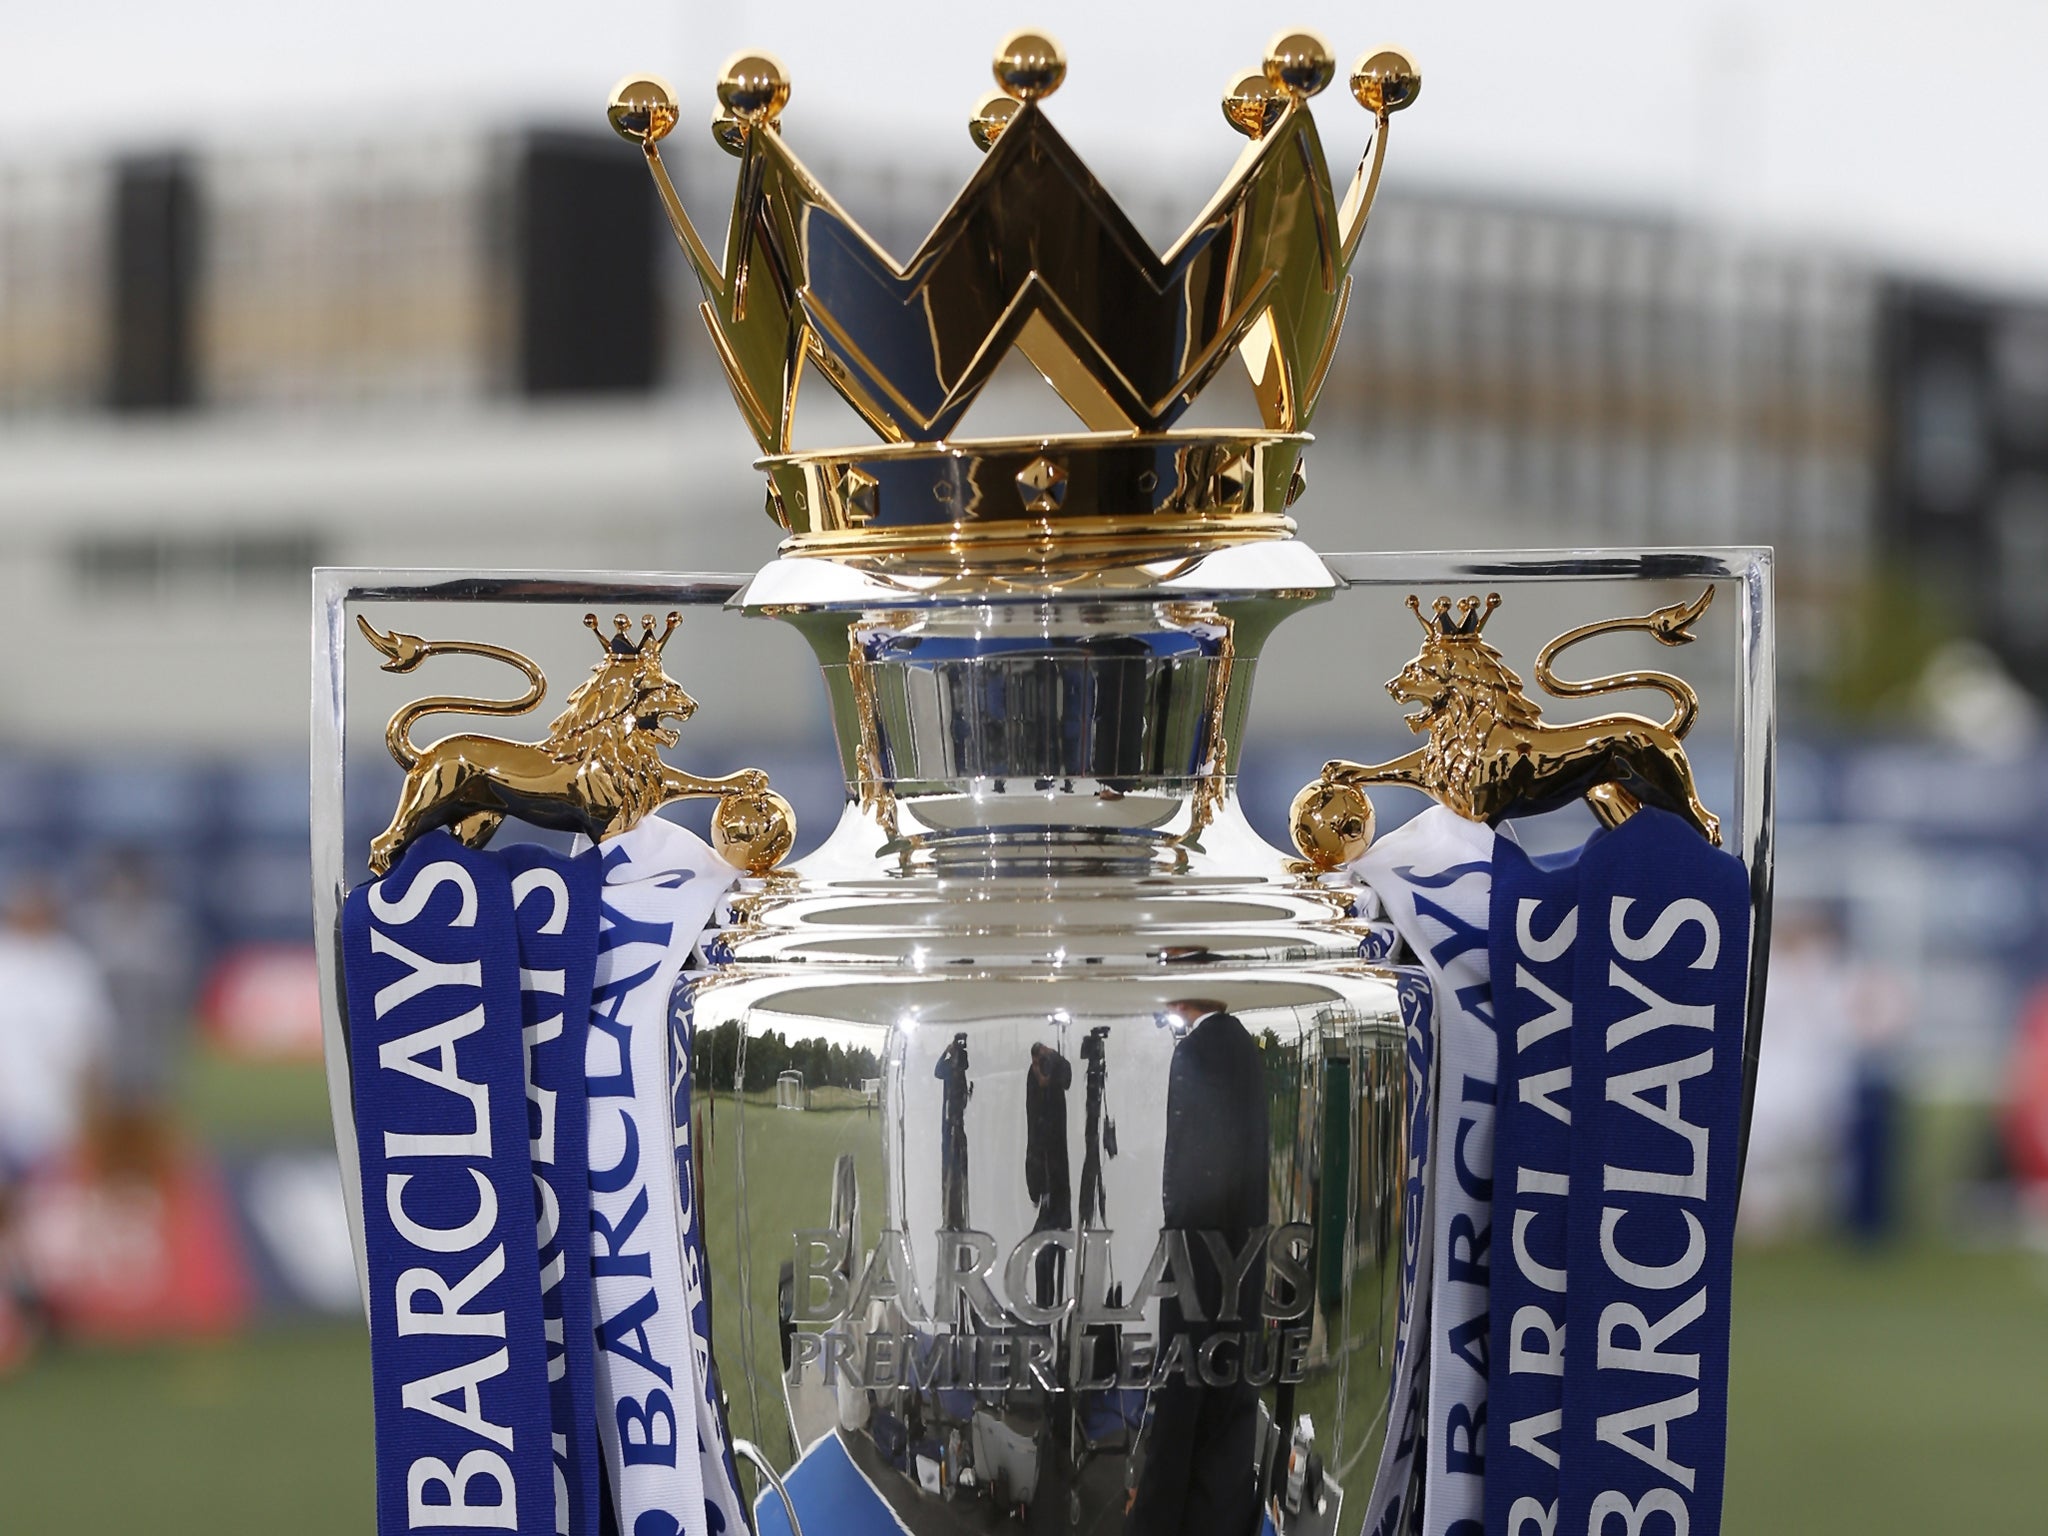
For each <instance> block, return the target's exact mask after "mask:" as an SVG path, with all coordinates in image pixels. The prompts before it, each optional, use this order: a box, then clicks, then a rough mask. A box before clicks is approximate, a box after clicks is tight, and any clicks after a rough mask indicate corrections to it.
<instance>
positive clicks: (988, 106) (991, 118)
mask: <svg viewBox="0 0 2048 1536" xmlns="http://www.w3.org/2000/svg"><path fill="white" fill-rule="evenodd" d="M1023 106H1024V104H1023V103H1022V102H1020V101H1019V100H1017V98H1016V97H1014V96H1011V95H1008V94H1006V93H1004V92H1002V91H990V92H989V93H988V94H987V95H986V96H984V97H982V98H981V100H980V101H978V102H976V103H975V106H974V116H972V117H970V118H969V119H967V136H968V137H969V138H971V139H973V140H974V147H975V148H976V149H978V150H980V151H981V152H982V153H983V154H984V155H985V154H987V153H988V152H989V151H990V150H992V149H994V148H995V147H996V140H997V139H999V138H1001V137H1002V136H1003V130H1004V129H1005V128H1007V127H1009V126H1010V119H1011V118H1013V117H1015V116H1016V115H1017V114H1018V112H1020V111H1021V110H1023Z"/></svg>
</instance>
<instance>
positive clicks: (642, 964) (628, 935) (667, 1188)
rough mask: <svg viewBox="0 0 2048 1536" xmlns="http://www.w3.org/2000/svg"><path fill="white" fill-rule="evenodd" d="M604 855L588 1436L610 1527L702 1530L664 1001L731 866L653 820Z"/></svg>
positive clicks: (592, 1059)
mask: <svg viewBox="0 0 2048 1536" xmlns="http://www.w3.org/2000/svg"><path fill="white" fill-rule="evenodd" d="M602 852H603V854H604V860H605V875H604V904H603V917H602V921H601V925H600V930H599V938H598V946H599V947H598V956H597V977H596V985H595V986H594V988H593V989H592V990H593V1004H592V1008H591V1025H590V1045H589V1051H588V1054H587V1057H586V1061H585V1067H586V1071H585V1076H586V1080H587V1083H588V1086H589V1090H590V1170H591V1198H590V1212H591V1258H592V1268H593V1271H594V1274H595V1295H596V1321H597V1346H598V1347H597V1417H598V1433H599V1437H600V1439H601V1440H602V1442H603V1445H604V1455H605V1465H606V1470H607V1471H608V1472H609V1474H610V1477H611V1485H612V1497H613V1500H614V1503H615V1505H616V1508H617V1513H618V1517H619V1528H620V1530H622V1531H625V1532H631V1533H633V1536H675V1533H687V1536H708V1531H707V1521H706V1518H705V1513H704V1484H703V1477H702V1472H701V1468H700V1465H699V1460H698V1408H697V1404H698V1402H699V1400H700V1399H701V1398H702V1396H703V1391H702V1384H701V1383H700V1382H699V1381H698V1380H697V1367H696V1362H695V1359H694V1350H693V1348H692V1343H691V1333H690V1309H689V1299H688V1292H687V1290H686V1289H685V1286H684V1280H683V1268H682V1236H681V1232H680V1229H679V1227H678V1224H677V1211H678V1208H679V1205H680V1191H679V1190H678V1188H677V1184H676V1167H675V1158H674V1155H673V1147H674V1127H673V1124H672V1116H671V1108H670V1092H669V1091H670V1082H669V999H670V994H671V993H672V992H673V991H674V990H675V985H676V982H677V979H678V978H679V977H680V976H681V974H682V970H683V966H684V964H685V962H686V961H687V960H688V959H689V955H690V951H691V949H692V948H694V947H695V945H696V943H697V939H698V937H699V936H700V935H701V934H702V932H703V931H704V927H705V925H706V924H707V923H708V922H709V921H710V918H711V914H712V911H713V909H714V908H715V907H716V905H717V903H718V900H719V898H720V897H721V896H723V895H724V893H725V891H726V890H727V889H728V888H729V887H730V886H731V885H732V883H733V881H734V880H735V879H736V878H737V872H736V871H735V870H734V869H733V868H732V867H731V866H730V865H728V864H726V863H724V862H723V861H722V860H720V859H719V858H718V857H717V855H715V854H714V853H713V852H712V851H711V849H710V848H709V846H708V845H706V844H705V843H704V841H703V840H702V839H701V838H699V837H697V836H695V835H694V834H693V833H691V832H689V831H687V830H686V829H684V828H682V827H679V826H677V825H675V823H673V822H669V821H664V820H662V819H660V818H659V817H653V818H650V819H648V820H646V821H644V822H642V823H641V824H640V825H639V826H638V827H635V828H634V829H633V830H632V831H630V832H626V833H623V834H622V835H620V836H619V837H617V838H614V839H612V840H610V841H608V842H606V843H605V844H604V845H603V848H602ZM643 1518H644V1519H645V1520H646V1523H645V1524H642V1520H643Z"/></svg>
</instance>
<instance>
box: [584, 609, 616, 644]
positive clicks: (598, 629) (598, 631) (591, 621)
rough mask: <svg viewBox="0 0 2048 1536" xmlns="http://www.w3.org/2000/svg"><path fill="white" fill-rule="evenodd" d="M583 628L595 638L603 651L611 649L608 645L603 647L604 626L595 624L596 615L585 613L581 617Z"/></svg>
mask: <svg viewBox="0 0 2048 1536" xmlns="http://www.w3.org/2000/svg"><path fill="white" fill-rule="evenodd" d="M583 627H584V628H585V629H587V630H589V631H590V632H591V633H592V634H593V635H595V636H597V643H598V644H599V645H600V646H603V648H604V649H605V650H607V651H609V650H610V649H611V647H610V646H609V645H605V639H604V626H603V625H602V624H600V623H598V622H597V615H596V614H594V613H586V614H585V615H583Z"/></svg>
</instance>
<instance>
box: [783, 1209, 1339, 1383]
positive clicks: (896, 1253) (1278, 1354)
mask: <svg viewBox="0 0 2048 1536" xmlns="http://www.w3.org/2000/svg"><path fill="white" fill-rule="evenodd" d="M1113 1236H1114V1234H1113V1233H1112V1232H1111V1231H1110V1230H1108V1229H1106V1228H1088V1229H1082V1230H1080V1231H1074V1230H1045V1231H1039V1232H1033V1233H1031V1234H1030V1235H1029V1236H1027V1237H1026V1238H1024V1239H1023V1240H1022V1241H1021V1242H1019V1243H1017V1244H1016V1245H1015V1246H1014V1247H1013V1248H1011V1249H1010V1251H1009V1252H1008V1253H1007V1254H1005V1253H1003V1252H1002V1250H1001V1248H1000V1245H999V1244H998V1243H997V1242H996V1240H995V1239H994V1238H993V1237H991V1236H990V1235H989V1234H988V1233H986V1232H977V1231H971V1230H961V1231H941V1232H939V1233H938V1234H937V1250H938V1254H939V1267H938V1273H937V1276H936V1283H935V1285H934V1286H933V1287H932V1289H931V1292H930V1295H929V1296H927V1295H926V1294H925V1293H924V1292H923V1291H922V1290H921V1289H920V1288H919V1286H918V1285H917V1283H916V1281H915V1280H914V1279H913V1273H914V1271H913V1261H912V1257H911V1249H910V1244H909V1242H908V1241H907V1239H906V1237H905V1234H903V1233H901V1232H894V1231H885V1232H883V1233H882V1234H881V1236H880V1237H879V1239H878V1240H877V1241H876V1243H875V1246H874V1248H873V1250H872V1251H870V1252H869V1253H868V1254H867V1255H866V1256H865V1259H864V1260H862V1261H861V1262H859V1263H858V1264H849V1263H847V1260H846V1252H845V1249H846V1240H845V1235H844V1234H843V1233H841V1232H839V1231H835V1230H831V1229H826V1230H819V1231H800V1232H797V1233H796V1234H795V1259H794V1264H793V1266H792V1270H793V1276H792V1278H793V1281H794V1295H793V1297H792V1301H793V1306H792V1311H791V1321H792V1323H793V1324H794V1328H795V1332H794V1335H793V1337H792V1339H791V1355H790V1364H791V1367H792V1369H795V1370H802V1369H805V1368H811V1367H814V1368H816V1369H817V1370H818V1371H819V1372H821V1373H822V1375H823V1378H824V1381H825V1383H826V1385H828V1386H833V1385H837V1384H838V1383H839V1382H840V1381H841V1380H842V1379H844V1380H845V1381H847V1382H849V1383H850V1384H851V1385H853V1386H856V1387H861V1388H882V1387H896V1386H908V1387H965V1388H972V1389H976V1390H1001V1389H1004V1388H1010V1387H1030V1386H1037V1387H1040V1388H1043V1389H1045V1390H1047V1391H1054V1390H1058V1389H1060V1388H1063V1387H1064V1388H1074V1389H1079V1390H1089V1389H1098V1388H1109V1387H1122V1388H1146V1387H1159V1386H1165V1385H1166V1384H1167V1383H1169V1382H1173V1381H1180V1382H1183V1383H1185V1384H1187V1385H1190V1386H1206V1387H1228V1386H1234V1385H1237V1384H1238V1383H1240V1382H1242V1383H1245V1384H1247V1385H1250V1386H1254V1387H1261V1386H1269V1385H1272V1384H1274V1383H1276V1382H1278V1383H1283V1384H1284V1383H1289V1382H1297V1381H1300V1380H1302V1379H1303V1377H1304V1376H1305V1374H1306V1369H1307V1362H1308V1353H1309V1340H1310V1332H1311V1330H1310V1328H1309V1326H1308V1322H1307V1319H1308V1315H1309V1312H1310V1309H1311V1307H1312V1305H1313V1302H1314V1292H1313V1285H1312V1282H1311V1280H1310V1277H1309V1255H1310V1229H1309V1227H1308V1225H1307V1223H1305V1222H1290V1223H1288V1224H1286V1225H1284V1226H1279V1227H1254V1228H1251V1229H1250V1230H1248V1231H1246V1232H1244V1233H1242V1234H1231V1233H1224V1232H1212V1231H1181V1230H1178V1229H1168V1230H1166V1231H1162V1232H1161V1233H1160V1234H1159V1238H1158V1241H1157V1243H1156V1244H1155V1245H1154V1247H1153V1250H1152V1258H1151V1262H1150V1263H1148V1264H1147V1265H1146V1266H1145V1270H1144V1273H1143V1275H1142V1276H1141V1277H1140V1278H1139V1280H1138V1281H1137V1283H1136V1284H1135V1285H1134V1286H1121V1287H1118V1286H1113V1285H1111V1284H1110V1283H1109V1281H1108V1279H1107V1276H1108V1273H1109V1254H1110V1241H1111V1238H1112V1237H1113ZM1051 1254H1059V1255H1062V1256H1063V1257H1064V1259H1065V1260H1066V1262H1067V1263H1070V1264H1072V1265H1073V1267H1074V1270H1075V1273H1076V1285H1075V1289H1074V1292H1073V1293H1071V1294H1067V1295H1065V1296H1061V1297H1058V1298H1055V1299H1052V1300H1050V1301H1048V1302H1045V1303H1039V1302H1034V1301H1032V1300H1030V1299H1029V1298H1030V1297H1031V1295H1032V1294H1033V1290H1034V1287H1033V1284H1032V1277H1033V1276H1034V1275H1035V1274H1038V1273H1041V1272H1042V1267H1043V1266H1044V1265H1045V1263H1046V1258H1047V1256H1048V1255H1051ZM998 1276H1000V1277H1001V1288H1002V1291H1003V1293H1004V1294H1005V1295H1007V1296H1009V1297H1011V1298H1012V1300H1010V1301H1009V1302H1008V1303H1007V1304H1006V1303H1005V1302H1004V1301H1003V1300H1002V1299H1001V1298H1000V1297H999V1296H998V1294H997V1286H998ZM856 1277H857V1278H856ZM1255 1277H1257V1278H1258V1279H1259V1280H1261V1281H1262V1282H1263V1283H1262V1284H1261V1285H1260V1286H1259V1288H1258V1290H1257V1291H1256V1293H1255V1295H1254V1297H1253V1299H1252V1301H1251V1304H1250V1305H1249V1306H1247V1304H1246V1282H1247V1281H1250V1280H1253V1279H1254V1278H1255ZM1155 1304H1156V1306H1155ZM1155 1310H1157V1311H1158V1312H1159V1313H1160V1314H1161V1316H1162V1317H1170V1318H1171V1319H1173V1320H1174V1321H1173V1322H1170V1323H1164V1324H1162V1325H1160V1326H1157V1327H1155V1326H1154V1325H1153V1321H1152V1319H1153V1313H1154V1311H1155ZM1290 1325H1292V1326H1290ZM952 1328H957V1329H959V1330H961V1331H959V1332H947V1331H944V1330H947V1329H952ZM1074 1329H1077V1330H1078V1332H1079V1335H1080V1336H1081V1337H1087V1336H1088V1335H1089V1334H1090V1333H1091V1332H1092V1331H1093V1330H1096V1329H1102V1330H1109V1331H1113V1332H1114V1336H1115V1345H1114V1348H1113V1349H1110V1350H1107V1351H1101V1350H1081V1351H1079V1352H1078V1354H1079V1356H1080V1363H1079V1365H1078V1366H1077V1367H1075V1368H1073V1369H1071V1370H1069V1371H1068V1372H1066V1373H1065V1377H1064V1378H1063V1374H1062V1370H1061V1365H1060V1361H1061V1359H1062V1357H1063V1356H1066V1355H1070V1354H1072V1353H1073V1352H1072V1351H1069V1350H1067V1349H1064V1348H1063V1347H1062V1345H1063V1341H1064V1340H1065V1338H1066V1336H1067V1335H1068V1333H1069V1331H1070V1330H1074ZM973 1330H984V1331H973Z"/></svg>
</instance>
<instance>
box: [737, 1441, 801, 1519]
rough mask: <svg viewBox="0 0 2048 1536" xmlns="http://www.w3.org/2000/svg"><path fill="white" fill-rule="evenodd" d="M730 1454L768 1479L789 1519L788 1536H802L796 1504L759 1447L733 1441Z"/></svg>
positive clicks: (748, 1442) (751, 1442)
mask: <svg viewBox="0 0 2048 1536" xmlns="http://www.w3.org/2000/svg"><path fill="white" fill-rule="evenodd" d="M732 1453H733V1455H735V1456H737V1457H738V1458H739V1459H740V1460H741V1461H744V1462H745V1463H746V1464H747V1465H748V1466H750V1467H752V1468H753V1469H754V1470H755V1471H756V1472H758V1473H760V1474H761V1475H762V1476H763V1477H765V1478H766V1479H768V1486H769V1487H771V1488H773V1489H774V1490H775V1496H776V1497H777V1498H778V1499H780V1500H782V1512H783V1513H784V1514H785V1515H787V1516H788V1517H789V1536H804V1527H803V1522H802V1521H801V1520H799V1519H797V1517H796V1503H795V1501H793V1500H792V1499H791V1498H790V1496H789V1490H788V1489H787V1488H785V1487H783V1486H782V1479H781V1478H780V1477H778V1476H776V1475H775V1468H773V1467H772V1466H770V1465H769V1464H768V1458H767V1457H766V1456H763V1455H762V1454H761V1450H760V1447H759V1446H757V1445H755V1444H754V1442H753V1441H751V1440H740V1439H735V1440H734V1441H733V1443H732Z"/></svg>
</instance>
